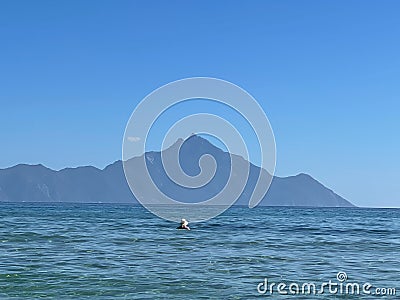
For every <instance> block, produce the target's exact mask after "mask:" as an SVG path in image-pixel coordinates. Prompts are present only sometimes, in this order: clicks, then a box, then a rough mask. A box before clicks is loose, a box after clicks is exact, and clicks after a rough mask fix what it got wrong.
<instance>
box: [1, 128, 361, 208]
mask: <svg viewBox="0 0 400 300" xmlns="http://www.w3.org/2000/svg"><path fill="white" fill-rule="evenodd" d="M178 149H180V150H179V163H180V166H181V168H182V169H183V170H184V171H185V173H186V174H187V175H190V176H195V175H197V174H199V172H200V166H199V163H198V162H199V158H200V157H201V156H202V155H204V154H210V155H212V157H213V158H214V160H215V162H216V164H217V168H216V172H215V175H214V177H213V179H212V180H211V181H210V182H209V183H208V184H207V185H205V186H202V187H200V188H198V189H193V188H185V187H182V186H179V185H177V184H176V183H175V182H173V181H172V180H171V179H170V178H169V177H168V176H167V174H166V172H165V170H164V169H163V168H162V162H161V156H162V155H163V158H164V159H165V158H166V159H167V160H169V159H172V157H173V155H174V154H176V153H177V152H176V151H177V150H178ZM144 155H145V159H146V163H147V167H148V169H149V173H150V174H151V177H152V178H153V179H154V181H155V182H156V184H157V187H158V188H159V189H160V190H161V191H162V192H163V193H165V194H167V195H169V196H170V197H172V198H174V199H176V200H177V201H181V202H188V201H189V202H200V201H204V200H207V199H209V198H210V197H212V196H214V195H216V194H218V192H219V191H221V189H222V188H223V187H224V185H225V184H226V182H227V180H228V178H229V174H230V168H231V160H230V155H229V153H227V152H224V151H222V150H221V149H219V148H218V147H216V146H214V145H213V144H211V143H210V142H208V141H207V140H206V139H203V138H201V137H199V136H196V135H193V136H191V137H190V138H188V139H187V140H186V141H183V140H181V139H180V140H178V141H177V142H176V143H175V144H174V145H172V146H171V147H170V148H168V149H166V150H164V151H163V153H161V152H146V153H145V154H144ZM141 159H143V157H136V158H132V159H130V160H129V161H128V162H127V163H128V164H129V167H130V170H133V171H132V172H133V174H134V175H135V178H137V183H138V185H139V186H141V187H142V189H141V193H142V194H143V195H145V196H146V197H157V195H152V194H151V191H150V190H148V185H146V184H145V181H143V182H142V180H143V179H142V178H144V177H143V176H142V174H140V173H139V174H137V173H138V172H136V173H135V170H138V169H139V168H137V166H138V164H139V162H140V160H141ZM232 160H233V161H234V163H237V164H239V165H240V164H243V165H244V166H245V165H246V163H247V162H246V161H245V160H244V159H243V158H242V157H240V156H237V155H232ZM206 166H207V165H206ZM203 167H204V166H203ZM259 172H266V171H265V170H262V169H260V168H259V167H257V166H255V165H252V164H250V170H249V179H248V181H247V183H246V186H245V188H244V190H243V192H242V194H241V196H240V197H239V199H238V200H237V202H236V204H237V205H246V206H247V205H248V202H249V198H250V195H251V193H252V190H253V189H254V186H255V184H256V181H257V178H258V174H259ZM233 180H235V178H233ZM237 184H240V182H237ZM0 201H3V202H4V201H10V202H11V201H12V202H85V203H99V202H101V203H137V200H136V199H135V197H134V196H133V194H132V192H131V191H130V189H129V186H128V184H127V182H126V179H125V175H124V171H123V167H122V162H121V161H116V162H115V163H113V164H111V165H108V166H107V167H106V168H104V169H103V170H100V169H97V168H95V167H90V166H87V167H77V168H66V169H63V170H60V171H54V170H51V169H49V168H46V167H44V166H43V165H23V164H21V165H17V166H14V167H10V168H6V169H0ZM260 205H264V206H311V207H352V206H354V205H353V204H351V203H350V202H349V201H347V200H345V199H344V198H342V197H340V196H339V195H337V194H335V193H334V192H333V191H332V190H330V189H328V188H326V187H325V186H323V185H322V184H321V183H319V182H318V181H316V180H315V179H313V178H312V177H311V176H309V175H306V174H299V175H296V176H290V177H277V176H275V177H274V178H273V179H272V183H271V187H270V189H269V191H268V193H267V194H266V196H265V197H264V198H263V199H262V201H261V203H260Z"/></svg>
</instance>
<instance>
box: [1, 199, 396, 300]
mask: <svg viewBox="0 0 400 300" xmlns="http://www.w3.org/2000/svg"><path fill="white" fill-rule="evenodd" d="M0 220H1V223H0V299H14V298H15V299H37V298H49V299H51V298H53V299H252V298H257V299H260V298H270V299H313V298H315V299H361V298H366V299H398V298H399V295H400V279H399V278H400V255H399V249H400V210H399V209H356V208H355V209H344V208H336V209H335V208H332V209H322V208H318V209H311V208H255V209H248V208H242V207H236V208H232V209H229V210H228V211H226V212H225V213H224V214H223V215H221V216H219V217H217V218H215V219H212V220H210V221H208V222H204V223H197V224H190V225H191V227H192V230H191V231H182V230H176V229H175V228H176V226H177V224H174V223H171V222H167V221H164V220H161V219H159V218H157V217H155V216H154V215H152V214H150V213H149V212H147V211H146V210H145V209H143V208H142V207H140V206H128V205H88V204H38V203H36V204H28V203H21V204H13V203H3V204H0ZM338 272H345V273H346V274H347V280H346V281H344V283H347V282H351V283H358V284H360V285H362V284H364V283H366V282H368V283H370V284H371V285H372V286H373V287H372V288H371V289H370V290H369V291H370V292H371V293H374V292H375V288H377V287H378V288H396V295H395V296H377V295H373V296H371V295H369V296H368V295H366V294H361V295H358V296H355V295H345V294H338V293H336V294H330V293H329V292H325V293H324V294H317V295H304V294H303V295H302V294H298V295H290V296H289V295H287V296H284V295H279V294H278V293H277V291H274V293H273V295H270V294H268V292H267V293H266V294H263V295H261V294H260V293H259V292H258V291H257V286H258V284H259V283H261V282H265V278H267V279H268V282H269V283H271V282H274V283H276V284H278V283H280V282H283V283H285V284H287V285H289V284H290V283H297V284H298V285H300V288H301V285H302V284H303V283H306V282H312V283H315V284H316V285H317V287H318V285H320V284H322V283H323V282H328V281H329V280H331V281H332V282H334V283H339V281H338V279H337V273H338ZM263 287H264V285H261V288H263Z"/></svg>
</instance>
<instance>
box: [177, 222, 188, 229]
mask: <svg viewBox="0 0 400 300" xmlns="http://www.w3.org/2000/svg"><path fill="white" fill-rule="evenodd" d="M188 224H189V222H188V221H187V220H186V219H182V220H181V225H179V226H178V229H186V230H190V228H189V226H188Z"/></svg>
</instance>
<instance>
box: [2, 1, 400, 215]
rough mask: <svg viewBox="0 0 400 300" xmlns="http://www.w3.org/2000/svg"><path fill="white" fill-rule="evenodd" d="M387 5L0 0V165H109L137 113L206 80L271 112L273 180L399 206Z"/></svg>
mask: <svg viewBox="0 0 400 300" xmlns="http://www.w3.org/2000/svg"><path fill="white" fill-rule="evenodd" d="M399 11H400V2H399V1H365V0H363V1H361V0H360V1H249V2H248V3H246V2H244V1H240V2H239V1H197V2H195V1H141V2H139V1H1V2H0V41H1V46H0V105H1V106H0V107H1V110H0V115H1V118H0V126H1V131H0V141H1V152H0V153H1V160H0V168H4V167H8V166H12V165H14V164H18V163H42V164H44V165H46V166H48V167H51V168H55V169H60V168H63V167H66V166H79V165H95V166H97V167H104V166H105V165H107V164H109V163H110V162H113V161H115V160H117V159H120V158H121V142H122V136H123V133H124V129H125V125H126V122H127V121H128V118H129V116H130V114H131V112H132V110H133V109H134V107H135V105H137V103H139V101H140V100H141V99H142V98H143V97H145V96H146V95H147V94H148V93H150V92H151V91H152V90H154V89H156V88H158V87H159V86H161V85H163V84H166V83H168V82H171V81H174V80H178V79H182V78H186V77H192V76H210V77H217V78H221V79H225V80H228V81H231V82H233V83H235V84H237V85H239V86H241V87H243V88H244V89H246V90H247V91H248V92H250V93H251V94H252V95H253V96H254V97H255V98H256V99H257V100H258V101H259V102H260V104H261V105H262V107H263V108H264V110H265V112H266V114H267V115H268V117H269V120H270V122H271V125H272V128H273V130H274V133H275V138H276V144H277V168H276V171H277V174H278V175H281V176H286V175H293V174H297V173H300V172H305V173H309V174H310V175H312V176H313V177H315V178H316V179H318V180H319V181H321V182H322V183H324V184H325V185H327V186H329V187H331V188H332V189H333V190H335V191H336V192H337V193H339V194H340V195H342V196H344V197H345V198H347V199H348V200H350V201H352V202H353V203H355V204H357V205H363V206H385V207H392V206H395V207H399V206H400V189H399V170H400V160H399V153H400V140H399V137H398V136H399V134H398V132H399V130H400V118H399V110H400V104H399V103H400V84H399V82H400V55H399V53H400V18H398V12H399Z"/></svg>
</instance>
